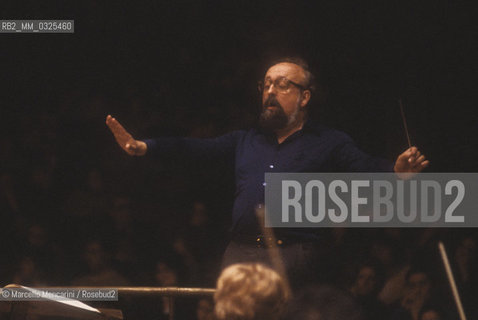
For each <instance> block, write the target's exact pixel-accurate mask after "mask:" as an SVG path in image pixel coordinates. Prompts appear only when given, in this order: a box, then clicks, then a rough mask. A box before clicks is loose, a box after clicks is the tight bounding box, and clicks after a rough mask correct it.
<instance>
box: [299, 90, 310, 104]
mask: <svg viewBox="0 0 478 320" xmlns="http://www.w3.org/2000/svg"><path fill="white" fill-rule="evenodd" d="M310 94H311V93H310V90H304V91H303V92H302V98H301V100H300V106H301V107H302V108H304V107H305V106H306V105H307V104H308V103H309V100H310Z"/></svg>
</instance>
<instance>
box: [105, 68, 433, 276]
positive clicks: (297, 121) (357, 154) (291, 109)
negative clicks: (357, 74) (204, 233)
mask: <svg viewBox="0 0 478 320" xmlns="http://www.w3.org/2000/svg"><path fill="white" fill-rule="evenodd" d="M259 91H260V94H261V96H262V107H261V113H260V116H259V121H258V122H259V123H258V126H257V127H254V128H251V129H249V130H238V131H234V132H231V133H229V134H226V135H223V136H220V137H217V138H214V139H197V138H157V139H148V140H144V141H143V140H136V139H135V138H133V136H132V135H131V134H130V133H128V132H127V131H126V130H125V128H124V127H123V126H122V125H121V124H120V123H119V122H118V121H117V120H116V119H115V118H113V117H112V116H111V115H108V116H107V118H106V124H107V125H108V127H109V128H110V130H111V131H112V133H113V135H114V136H115V138H116V141H117V142H118V144H119V145H120V146H121V148H122V149H123V150H124V151H126V152H127V153H128V154H129V155H132V156H144V155H148V156H150V155H151V156H155V157H157V158H158V159H160V160H164V159H168V160H170V161H171V160H172V161H176V162H177V161H184V162H185V163H190V165H197V164H198V163H205V164H207V163H209V164H210V163H214V164H215V165H216V167H221V164H224V166H225V168H227V170H229V171H234V172H235V179H236V193H235V200H234V206H233V212H232V228H231V241H230V242H229V245H228V247H227V249H226V251H225V253H224V257H223V267H226V266H228V265H231V264H234V263H240V262H258V263H265V264H270V261H269V256H268V253H267V248H266V241H265V240H264V235H263V234H262V232H261V228H260V226H259V223H258V221H257V217H256V211H255V210H256V208H257V206H258V205H260V204H263V203H264V186H265V183H264V174H265V173H267V172H271V173H274V172H396V173H397V174H400V175H401V176H403V177H405V176H411V175H413V174H415V173H417V172H420V171H422V170H423V169H424V168H425V167H426V166H427V165H428V163H429V162H428V160H426V159H425V156H424V155H422V154H421V153H420V151H418V149H417V148H416V147H411V148H409V149H407V150H405V151H404V152H403V153H402V154H400V155H399V156H398V157H397V159H396V161H395V162H394V163H392V162H390V161H386V160H384V159H378V158H373V157H371V156H369V155H367V154H365V153H364V152H363V151H361V150H360V149H359V148H358V147H357V146H356V145H355V143H354V142H353V141H352V139H351V138H350V137H349V136H348V135H346V134H345V133H343V132H340V131H337V130H333V129H329V128H326V127H323V126H321V125H318V124H315V123H313V121H311V120H309V119H308V112H309V108H310V100H311V98H312V96H313V92H314V91H315V81H314V76H313V74H312V72H311V71H310V69H309V66H308V64H307V63H306V62H305V61H304V60H303V59H300V58H283V59H280V60H277V61H275V62H274V63H272V64H271V65H270V66H269V68H268V69H267V72H266V73H265V76H264V80H263V81H262V82H261V83H260V85H259ZM201 168H202V167H201ZM275 232H276V236H277V243H278V244H279V246H280V252H281V255H282V259H283V262H284V264H285V268H286V270H287V272H288V275H289V277H290V281H291V284H292V285H293V286H297V285H299V284H301V283H304V282H310V281H311V279H312V278H313V277H316V276H317V275H320V274H325V272H323V271H322V272H318V271H317V268H318V266H321V267H322V268H326V266H324V263H322V262H325V261H328V259H327V258H324V257H323V256H321V255H323V254H321V253H320V252H321V250H323V249H324V248H323V247H324V239H323V234H322V233H320V232H318V230H314V228H302V229H297V228H296V229H287V228H280V229H276V230H275ZM321 246H322V248H321ZM319 280H320V279H319Z"/></svg>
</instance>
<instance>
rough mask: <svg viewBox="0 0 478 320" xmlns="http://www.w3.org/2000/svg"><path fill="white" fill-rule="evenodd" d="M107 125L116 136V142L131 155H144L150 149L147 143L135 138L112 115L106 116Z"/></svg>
mask: <svg viewBox="0 0 478 320" xmlns="http://www.w3.org/2000/svg"><path fill="white" fill-rule="evenodd" d="M106 125H107V126H108V127H109V128H110V130H111V132H112V133H113V135H114V136H115V139H116V142H118V144H119V145H120V147H121V148H123V150H124V151H126V153H128V154H129V155H131V156H143V155H145V154H146V151H147V150H148V146H147V145H146V143H144V142H143V141H140V140H136V139H134V138H133V136H132V135H131V134H129V132H128V131H126V129H125V128H124V127H123V126H122V125H121V124H120V123H119V122H118V120H116V119H115V118H113V117H112V116H111V115H108V116H107V117H106Z"/></svg>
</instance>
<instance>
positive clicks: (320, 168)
mask: <svg viewBox="0 0 478 320" xmlns="http://www.w3.org/2000/svg"><path fill="white" fill-rule="evenodd" d="M145 142H146V144H147V146H148V154H152V155H154V156H159V157H187V158H192V159H197V160H201V161H216V160H219V159H221V160H226V161H227V162H228V163H230V164H231V166H233V168H234V172H235V181H236V192H235V200H234V207H233V213H232V232H233V234H234V233H239V234H246V235H258V234H260V229H259V225H258V222H257V218H256V215H255V208H256V207H257V205H259V204H262V203H264V188H265V183H264V174H265V173H266V172H387V171H390V172H391V171H392V170H393V163H391V162H389V161H387V160H383V159H378V158H373V157H371V156H369V155H367V154H366V153H364V152H362V151H361V150H360V149H358V147H357V146H356V145H355V143H354V142H353V141H352V139H351V138H350V137H349V136H348V135H346V134H345V133H343V132H340V131H337V130H333V129H329V128H326V127H323V126H318V125H314V124H311V123H310V122H308V123H306V124H305V125H304V127H303V128H302V130H299V131H297V132H295V133H294V134H292V135H291V136H289V137H288V138H287V139H286V140H284V141H283V142H282V143H281V144H279V143H278V142H277V139H276V136H275V135H274V134H270V133H266V132H263V131H262V130H260V129H250V130H247V131H246V130H241V131H234V132H231V133H229V134H226V135H223V136H220V137H218V138H214V139H196V138H159V139H148V140H145ZM299 230H300V231H299ZM281 231H282V234H284V232H285V233H288V234H289V235H292V236H294V237H297V235H299V236H300V237H303V238H310V237H312V238H313V237H314V234H316V233H315V231H314V230H311V229H310V228H309V229H294V230H291V229H290V230H288V231H286V230H281Z"/></svg>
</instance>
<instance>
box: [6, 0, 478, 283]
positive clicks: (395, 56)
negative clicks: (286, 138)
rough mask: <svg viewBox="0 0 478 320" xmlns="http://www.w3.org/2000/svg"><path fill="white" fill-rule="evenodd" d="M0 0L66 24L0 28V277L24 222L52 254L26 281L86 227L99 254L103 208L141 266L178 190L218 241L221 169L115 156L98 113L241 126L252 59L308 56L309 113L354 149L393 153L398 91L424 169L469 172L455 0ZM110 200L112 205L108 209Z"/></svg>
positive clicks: (149, 262)
mask: <svg viewBox="0 0 478 320" xmlns="http://www.w3.org/2000/svg"><path fill="white" fill-rule="evenodd" d="M1 7H2V8H1V11H0V12H1V14H0V16H1V18H2V19H74V20H75V33H74V34H1V35H0V115H1V118H0V119H1V123H2V125H1V126H0V159H1V160H0V161H1V162H0V174H1V175H2V189H3V190H2V198H1V199H2V200H1V201H2V202H0V203H1V204H2V206H1V207H0V209H1V210H2V212H1V215H2V220H1V221H2V222H1V226H2V230H7V231H6V232H8V234H9V235H10V237H9V238H8V239H7V240H6V241H4V243H3V244H2V246H3V249H2V250H3V251H2V252H3V254H2V260H3V263H2V265H3V266H4V268H3V269H2V274H1V276H2V279H1V280H2V284H6V283H9V282H12V279H14V275H15V272H16V271H15V270H16V267H15V266H17V265H18V263H19V262H20V261H23V260H22V259H24V258H25V257H27V256H31V254H29V252H30V251H29V250H30V249H29V246H31V243H27V242H26V239H27V238H28V237H29V235H31V227H32V226H40V227H41V228H42V229H43V230H44V233H46V234H47V235H48V236H47V238H48V240H46V243H48V244H49V245H50V246H53V247H56V249H57V250H58V251H52V250H51V248H50V249H48V250H45V251H48V252H50V253H49V254H50V255H51V254H52V253H51V252H60V253H61V254H60V253H58V254H59V255H60V256H61V257H62V258H61V259H60V260H61V261H62V263H63V264H60V266H59V267H58V269H61V272H54V271H52V270H50V268H48V267H46V266H47V265H48V263H46V261H47V260H45V259H46V258H45V257H44V256H41V255H40V258H38V259H39V260H38V263H37V267H38V265H42V262H43V264H44V265H45V267H44V269H48V272H44V274H46V275H47V276H44V278H43V279H47V280H45V281H46V282H49V283H57V284H58V283H59V284H64V283H70V281H71V279H73V278H74V277H76V276H77V275H78V274H81V273H82V272H84V270H85V267H84V266H82V264H81V263H82V262H81V260H82V250H83V249H82V248H83V246H84V244H85V243H87V242H88V241H94V240H97V239H100V240H101V241H102V243H103V245H104V246H105V247H108V246H109V247H108V248H109V249H108V250H110V252H114V250H116V249H117V246H118V244H117V243H118V241H117V240H118V239H120V238H124V234H123V233H122V231H121V227H119V229H118V230H116V229H114V228H113V227H112V226H113V225H114V224H115V223H118V224H119V225H121V221H122V222H123V224H125V223H124V221H126V224H131V225H133V227H131V228H132V229H134V230H133V231H131V230H130V231H129V232H132V234H133V235H134V236H131V239H134V241H133V240H131V242H130V243H134V246H133V247H134V248H133V249H131V250H133V252H134V255H132V257H134V259H135V262H132V260H133V258H131V261H129V262H127V263H130V264H134V265H135V266H136V267H137V268H139V269H137V270H139V271H144V272H145V273H147V272H150V271H151V270H153V269H154V265H155V263H156V262H157V261H158V259H162V257H163V256H164V254H162V253H159V252H161V250H160V249H161V248H166V247H167V248H170V243H171V242H172V241H173V239H174V237H175V234H176V232H177V230H179V229H181V228H182V226H183V225H184V224H185V222H184V221H186V220H185V219H187V217H189V215H190V213H191V210H192V209H191V208H192V207H193V204H194V202H195V201H196V202H197V201H200V202H201V203H204V204H205V205H206V208H207V211H208V215H209V221H210V226H209V227H210V228H211V230H213V233H212V234H213V236H210V238H212V239H213V240H214V241H215V242H216V245H217V247H218V248H221V246H223V244H224V242H225V241H224V239H226V230H227V225H228V219H229V216H230V208H231V203H232V199H233V191H234V190H233V185H232V177H231V176H230V175H226V174H225V173H224V172H222V171H221V170H220V168H219V169H218V168H215V166H214V164H211V168H207V167H206V168H201V169H204V170H197V169H198V168H194V167H192V168H183V167H181V166H180V165H179V164H159V163H157V162H154V161H151V160H148V159H138V158H132V157H128V156H126V155H125V154H123V152H122V151H121V150H120V148H119V147H118V146H117V145H116V143H115V142H114V139H113V137H112V135H111V134H110V132H109V131H108V130H107V127H106V126H105V124H104V121H105V117H106V115H107V114H112V115H114V116H115V117H116V118H117V119H118V120H119V121H121V122H122V123H123V124H124V126H125V127H126V128H127V129H128V130H130V132H131V133H132V134H133V135H134V136H135V137H137V138H145V137H151V136H164V135H181V136H193V137H210V136H216V135H219V134H222V133H225V132H228V131H230V130H232V129H238V128H247V127H248V126H250V125H252V124H253V123H254V120H255V119H256V117H257V110H258V106H259V96H258V94H257V91H256V83H257V81H258V80H260V79H261V77H262V76H263V74H264V72H265V66H266V65H267V62H268V61H270V59H272V58H274V57H279V56H282V55H301V56H303V57H305V58H306V59H307V60H308V61H309V63H310V65H311V67H312V70H314V71H315V73H316V74H317V75H318V77H319V79H320V80H321V90H320V91H319V94H318V95H317V96H316V99H315V101H314V104H313V105H312V106H311V109H312V111H313V114H314V117H315V118H316V119H318V120H319V121H321V122H323V123H325V124H327V125H330V126H333V127H335V128H338V129H341V130H344V131H346V132H347V133H349V134H350V135H351V136H352V137H353V138H354V140H355V141H356V142H357V143H358V144H359V145H360V146H361V147H362V148H363V149H364V150H365V151H367V152H369V153H371V154H374V155H377V156H382V157H386V158H389V159H395V157H396V156H397V155H398V154H399V153H401V152H402V151H404V150H405V149H406V148H407V147H408V146H407V140H406V135H405V132H404V130H403V125H402V120H401V117H400V109H399V105H398V99H399V98H401V99H402V100H403V104H404V109H405V113H406V116H407V120H408V126H409V130H410V135H411V140H412V143H413V144H415V145H417V146H418V147H419V148H420V150H421V151H422V152H423V153H424V154H425V155H426V156H427V157H428V158H429V159H430V161H431V165H430V167H429V169H428V171H430V172H473V171H476V169H475V166H476V160H477V155H478V151H477V148H476V146H477V141H478V139H477V134H476V133H477V130H476V127H477V126H476V123H477V114H478V113H477V112H476V110H475V108H476V100H477V99H476V90H475V85H476V84H477V81H476V68H477V59H476V49H477V46H476V44H477V43H476V41H477V40H476V39H477V37H476V34H475V33H474V32H473V30H474V27H475V24H476V23H475V21H474V20H473V19H474V18H473V17H474V15H473V11H472V10H471V6H468V5H467V4H466V3H464V2H463V3H460V4H458V3H452V2H448V1H441V0H438V1H424V2H417V1H395V0H394V1H256V2H253V1H178V0H176V1H143V2H137V1H129V2H127V1H114V2H113V1H111V2H108V3H106V2H104V1H92V0H87V1H81V2H78V3H73V2H69V1H61V2H60V1H57V2H43V1H42V2H40V1H23V2H15V3H11V4H7V3H2V6H1ZM208 169H209V170H208ZM92 179H93V180H94V181H96V183H97V184H98V183H99V185H100V187H99V188H96V189H95V188H94V187H93V185H94V182H92V181H91V180H92ZM95 179H96V180H95ZM98 181H99V182H98ZM85 198H86V199H87V200H84V199H85ZM12 199H13V200H12ZM82 199H83V200H82ZM85 201H86V202H85ZM85 203H86V204H85ZM90 204H91V205H90ZM81 205H83V207H84V208H83V209H82V210H79V209H78V206H81ZM77 209H78V210H79V211H81V212H80V213H78V214H76V215H75V214H73V213H71V212H73V211H75V210H76V211H78V210H77ZM115 210H119V211H121V212H123V213H124V212H126V213H124V215H123V216H121V214H118V215H119V216H120V218H118V215H115V214H114V213H111V212H114V211H115ZM121 217H123V218H124V219H123V220H121V219H122V218H121ZM125 217H126V218H125ZM118 220H119V222H118ZM132 221H134V223H133V222H132ZM111 230H113V231H111ZM220 230H222V231H220ZM126 239H128V238H126ZM126 242H128V241H126ZM44 243H45V242H44ZM217 251H218V252H217V257H220V249H218V250H217ZM35 254H36V253H35ZM42 259H43V260H42ZM127 263H126V266H127V267H125V270H127V268H130V267H131V265H127ZM118 265H119V264H118ZM39 268H40V267H39ZM40 269H41V268H40ZM128 270H130V269H128ZM139 271H138V272H131V271H130V273H131V274H130V279H133V280H132V282H133V283H136V284H138V283H146V284H150V283H151V279H152V276H151V277H150V278H148V277H141V276H138V274H139V273H140V272H139ZM125 272H126V273H127V271H125ZM133 273H134V275H133ZM150 273H151V274H152V273H153V271H151V272H150ZM20 279H21V278H20ZM202 283H204V282H202ZM211 283H212V284H213V282H211V281H209V282H207V284H208V285H211ZM25 284H27V281H26V283H25Z"/></svg>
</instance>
